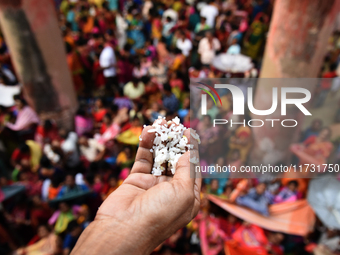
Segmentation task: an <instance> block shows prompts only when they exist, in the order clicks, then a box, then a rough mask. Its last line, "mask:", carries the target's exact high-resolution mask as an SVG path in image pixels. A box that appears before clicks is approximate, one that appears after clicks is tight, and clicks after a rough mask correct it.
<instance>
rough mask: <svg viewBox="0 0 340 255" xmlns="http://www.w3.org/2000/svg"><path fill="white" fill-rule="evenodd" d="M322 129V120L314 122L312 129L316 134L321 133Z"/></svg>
mask: <svg viewBox="0 0 340 255" xmlns="http://www.w3.org/2000/svg"><path fill="white" fill-rule="evenodd" d="M321 128H322V120H320V119H315V120H313V122H312V125H311V129H312V130H313V131H314V132H319V131H320V130H321Z"/></svg>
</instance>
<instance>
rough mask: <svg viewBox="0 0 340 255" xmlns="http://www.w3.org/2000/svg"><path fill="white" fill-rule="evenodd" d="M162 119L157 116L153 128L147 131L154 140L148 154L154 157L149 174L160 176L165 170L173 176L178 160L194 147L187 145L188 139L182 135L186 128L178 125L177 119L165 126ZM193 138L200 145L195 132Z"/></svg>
mask: <svg viewBox="0 0 340 255" xmlns="http://www.w3.org/2000/svg"><path fill="white" fill-rule="evenodd" d="M163 119H165V118H163ZM163 119H162V117H161V116H159V117H158V119H157V120H156V121H155V123H154V124H153V125H152V127H153V128H152V129H149V130H148V132H149V133H155V139H154V141H153V146H152V149H150V152H152V153H153V157H154V164H153V167H152V171H151V173H152V174H153V175H156V176H160V175H162V173H163V172H164V171H165V170H166V169H167V170H170V171H171V173H172V174H175V171H176V165H177V162H178V160H179V158H180V157H181V156H182V155H183V154H184V153H185V152H186V151H188V150H189V149H193V147H194V146H193V145H192V144H188V138H187V137H186V136H185V135H183V133H184V131H185V130H186V129H187V128H186V127H184V126H183V125H182V124H181V123H180V120H179V118H178V117H175V118H174V119H173V120H172V121H168V123H166V124H162V121H163ZM192 132H194V131H192ZM192 132H190V133H192ZM193 137H194V138H195V139H197V140H198V142H199V143H200V140H199V136H198V135H197V134H196V132H194V136H193ZM195 162H196V160H195Z"/></svg>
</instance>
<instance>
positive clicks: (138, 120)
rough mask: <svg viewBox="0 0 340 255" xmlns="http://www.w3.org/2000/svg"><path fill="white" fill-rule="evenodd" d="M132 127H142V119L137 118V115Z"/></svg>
mask: <svg viewBox="0 0 340 255" xmlns="http://www.w3.org/2000/svg"><path fill="white" fill-rule="evenodd" d="M131 124H132V126H133V127H139V126H141V122H140V119H139V118H138V117H137V115H135V116H134V117H133V119H132V123H131Z"/></svg>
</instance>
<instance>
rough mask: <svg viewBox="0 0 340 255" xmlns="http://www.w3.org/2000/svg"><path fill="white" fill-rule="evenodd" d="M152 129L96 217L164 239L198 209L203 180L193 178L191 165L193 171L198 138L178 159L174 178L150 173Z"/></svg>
mask: <svg viewBox="0 0 340 255" xmlns="http://www.w3.org/2000/svg"><path fill="white" fill-rule="evenodd" d="M150 128H151V127H146V128H145V129H144V130H143V133H142V141H141V143H140V147H139V149H138V152H137V155H136V161H135V164H134V166H133V168H132V170H131V174H130V175H129V176H128V178H127V179H126V180H125V181H124V183H123V184H122V185H121V186H120V187H119V188H118V189H117V190H116V191H115V192H113V193H112V194H111V195H110V196H109V197H108V198H107V199H106V200H105V201H104V203H103V204H102V206H101V207H100V208H99V210H98V213H97V216H96V220H112V219H115V220H116V221H119V222H124V223H125V224H129V225H130V226H131V227H134V228H136V230H137V229H138V228H140V229H141V230H143V229H145V228H149V229H150V228H151V229H152V234H151V236H153V237H155V238H156V239H158V242H161V241H163V240H165V239H166V238H167V237H169V236H170V235H171V234H173V233H174V232H175V231H176V230H177V229H179V228H181V227H183V226H185V225H186V224H187V223H188V222H189V221H190V220H191V219H192V218H194V217H195V216H196V214H197V212H198V210H199V205H200V188H201V179H200V178H191V177H190V168H191V171H192V170H193V168H194V166H193V164H190V162H189V157H190V154H191V153H194V154H195V156H196V157H198V153H197V146H198V145H197V141H196V140H194V141H192V142H191V144H193V145H194V150H191V151H190V152H189V151H188V152H186V153H185V154H184V155H183V156H182V157H181V158H180V159H179V161H178V163H177V168H176V173H175V175H174V176H173V177H171V176H165V175H163V176H154V175H151V174H150V172H151V168H152V165H153V156H152V153H151V152H150V148H151V147H152V143H153V139H154V133H148V132H147V130H148V129H150ZM185 135H186V136H187V137H188V138H189V140H190V131H189V130H186V131H185ZM148 235H150V233H148Z"/></svg>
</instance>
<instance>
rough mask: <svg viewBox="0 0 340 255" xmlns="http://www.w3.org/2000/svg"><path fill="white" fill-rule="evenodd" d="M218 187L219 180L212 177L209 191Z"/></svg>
mask: <svg viewBox="0 0 340 255" xmlns="http://www.w3.org/2000/svg"><path fill="white" fill-rule="evenodd" d="M218 188H219V182H218V180H217V179H212V180H211V183H210V191H211V192H217V190H218Z"/></svg>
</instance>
